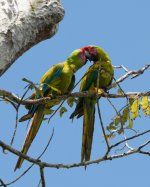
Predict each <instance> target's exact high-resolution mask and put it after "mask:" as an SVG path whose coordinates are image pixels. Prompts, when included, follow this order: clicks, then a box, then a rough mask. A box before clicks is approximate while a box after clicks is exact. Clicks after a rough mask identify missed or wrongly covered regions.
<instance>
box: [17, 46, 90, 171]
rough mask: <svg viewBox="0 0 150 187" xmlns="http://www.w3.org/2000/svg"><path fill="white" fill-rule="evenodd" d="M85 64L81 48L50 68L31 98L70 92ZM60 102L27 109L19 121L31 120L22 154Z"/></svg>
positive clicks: (19, 163)
mask: <svg viewBox="0 0 150 187" xmlns="http://www.w3.org/2000/svg"><path fill="white" fill-rule="evenodd" d="M86 62H87V58H86V55H85V53H84V50H83V48H82V49H77V50H75V51H74V52H73V53H72V54H71V55H70V56H69V58H68V59H67V60H66V61H65V62H63V63H59V64H56V65H54V66H52V67H51V68H50V69H49V70H48V71H47V72H46V73H45V74H44V75H43V77H42V78H41V81H40V90H41V93H40V94H39V93H34V94H33V95H32V96H31V98H32V99H33V98H36V99H38V98H41V97H45V96H47V95H49V94H53V95H61V94H66V93H69V92H71V91H72V89H73V87H74V83H75V75H74V73H75V72H76V71H77V70H78V69H79V68H81V67H82V66H83V65H85V63H86ZM59 103H60V100H57V99H53V100H51V101H50V102H49V103H47V104H40V105H36V104H35V105H33V106H32V107H27V108H28V109H29V113H28V114H27V115H25V116H23V117H22V118H21V119H20V122H21V121H25V120H27V119H30V118H32V120H31V123H30V126H29V130H28V133H27V136H26V139H25V142H24V145H23V148H22V151H21V152H22V153H24V154H26V153H27V151H28V149H29V147H30V145H31V143H32V141H33V140H34V138H35V136H36V134H37V132H38V130H39V128H40V125H41V123H42V120H43V117H44V114H46V113H47V111H48V110H49V111H50V109H51V108H52V107H53V106H54V105H56V104H59ZM23 160H24V159H23V158H21V157H20V158H19V159H18V162H17V164H16V167H15V170H16V169H17V168H20V167H21V165H22V162H23Z"/></svg>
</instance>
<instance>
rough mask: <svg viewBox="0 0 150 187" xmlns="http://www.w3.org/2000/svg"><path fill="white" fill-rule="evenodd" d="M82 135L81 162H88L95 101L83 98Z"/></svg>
mask: <svg viewBox="0 0 150 187" xmlns="http://www.w3.org/2000/svg"><path fill="white" fill-rule="evenodd" d="M83 108H84V115H83V133H82V151H81V162H83V161H89V160H90V155H91V149H92V141H93V132H94V121H95V100H94V99H89V98H85V101H84V103H83Z"/></svg>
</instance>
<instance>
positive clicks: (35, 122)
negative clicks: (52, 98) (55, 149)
mask: <svg viewBox="0 0 150 187" xmlns="http://www.w3.org/2000/svg"><path fill="white" fill-rule="evenodd" d="M43 113H44V105H39V107H38V109H37V111H36V112H35V114H34V116H33V118H32V121H31V123H30V126H29V130H28V132H27V136H26V138H25V142H24V145H23V148H22V151H21V152H22V153H23V154H26V153H27V151H28V149H29V147H30V145H31V143H32V141H33V139H34V138H35V136H36V134H37V132H38V130H39V128H40V125H41V123H42V120H43V117H44V115H43ZM23 161H24V159H23V158H21V157H19V159H18V161H17V164H16V167H15V170H16V169H17V168H20V167H21V165H22V163H23Z"/></svg>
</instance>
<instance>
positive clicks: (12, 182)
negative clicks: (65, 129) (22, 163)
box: [0, 128, 54, 186]
mask: <svg viewBox="0 0 150 187" xmlns="http://www.w3.org/2000/svg"><path fill="white" fill-rule="evenodd" d="M53 135H54V128H53V131H52V134H51V136H50V138H49V140H48V143H47V144H46V146H45V148H44V150H43V152H42V153H41V154H40V155H39V156H38V158H37V160H39V159H40V158H41V157H42V156H43V155H44V153H45V152H46V150H47V148H48V147H49V145H50V142H51V140H52V138H53ZM33 166H34V163H33V164H31V165H30V166H29V167H28V168H27V169H26V170H25V171H24V172H23V173H22V174H21V175H20V176H19V177H17V178H16V179H15V180H13V181H11V182H9V183H7V184H6V185H7V186H9V185H12V184H14V183H15V182H17V181H18V180H19V179H20V178H22V177H23V176H24V175H25V174H26V173H27V172H28V171H29V170H30V169H31V168H32V167H33ZM0 186H1V185H0Z"/></svg>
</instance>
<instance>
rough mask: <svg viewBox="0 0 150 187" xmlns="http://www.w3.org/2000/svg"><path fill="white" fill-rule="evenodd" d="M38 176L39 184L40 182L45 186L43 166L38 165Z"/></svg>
mask: <svg viewBox="0 0 150 187" xmlns="http://www.w3.org/2000/svg"><path fill="white" fill-rule="evenodd" d="M40 176H41V184H42V187H45V186H46V185H45V177H44V168H43V167H40Z"/></svg>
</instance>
